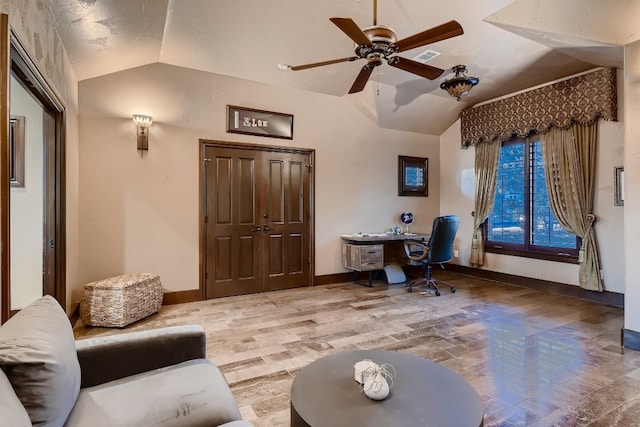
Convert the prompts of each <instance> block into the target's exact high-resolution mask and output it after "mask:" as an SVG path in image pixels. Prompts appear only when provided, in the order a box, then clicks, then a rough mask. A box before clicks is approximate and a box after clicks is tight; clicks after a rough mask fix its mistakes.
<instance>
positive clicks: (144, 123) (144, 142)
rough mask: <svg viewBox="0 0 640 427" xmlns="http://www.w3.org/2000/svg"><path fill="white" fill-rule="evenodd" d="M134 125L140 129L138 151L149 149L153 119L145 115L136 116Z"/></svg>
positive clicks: (134, 116)
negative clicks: (150, 127) (150, 128)
mask: <svg viewBox="0 0 640 427" xmlns="http://www.w3.org/2000/svg"><path fill="white" fill-rule="evenodd" d="M133 123H135V124H136V126H137V127H138V150H148V149H149V126H151V123H153V117H151V116H145V115H143V114H134V115H133Z"/></svg>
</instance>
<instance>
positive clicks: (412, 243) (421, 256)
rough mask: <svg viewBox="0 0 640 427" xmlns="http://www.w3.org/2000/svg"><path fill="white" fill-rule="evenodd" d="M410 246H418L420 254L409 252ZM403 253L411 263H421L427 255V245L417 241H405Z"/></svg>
mask: <svg viewBox="0 0 640 427" xmlns="http://www.w3.org/2000/svg"><path fill="white" fill-rule="evenodd" d="M412 246H418V247H420V248H421V250H420V252H415V251H412V250H411V247H412ZM404 253H405V255H406V256H407V258H409V259H410V260H411V261H422V260H423V259H425V258H426V257H427V256H428V255H429V245H427V244H425V243H424V242H419V241H417V240H405V241H404Z"/></svg>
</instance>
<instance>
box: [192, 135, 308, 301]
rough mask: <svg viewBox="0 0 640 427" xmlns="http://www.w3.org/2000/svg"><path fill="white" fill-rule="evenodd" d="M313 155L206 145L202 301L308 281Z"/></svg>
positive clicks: (204, 147)
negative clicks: (203, 299) (203, 290)
mask: <svg viewBox="0 0 640 427" xmlns="http://www.w3.org/2000/svg"><path fill="white" fill-rule="evenodd" d="M312 155H313V153H312V152H311V151H309V152H305V151H299V150H294V149H285V148H270V147H264V148H262V147H255V146H246V147H245V146H238V145H235V144H233V145H232V144H225V143H217V144H216V143H214V142H205V143H204V144H203V163H204V165H205V167H204V168H205V172H204V191H203V193H204V199H205V203H204V205H205V209H204V229H205V232H204V236H205V238H204V240H205V245H204V263H203V264H204V265H203V267H204V282H205V286H204V288H205V297H206V298H216V297H222V296H230V295H240V294H247V293H255V292H263V291H270V290H276V289H287V288H295V287H302V286H309V285H310V284H311V274H312V271H313V270H312V268H311V247H312V230H311V215H312V210H311V191H312V173H311V161H312Z"/></svg>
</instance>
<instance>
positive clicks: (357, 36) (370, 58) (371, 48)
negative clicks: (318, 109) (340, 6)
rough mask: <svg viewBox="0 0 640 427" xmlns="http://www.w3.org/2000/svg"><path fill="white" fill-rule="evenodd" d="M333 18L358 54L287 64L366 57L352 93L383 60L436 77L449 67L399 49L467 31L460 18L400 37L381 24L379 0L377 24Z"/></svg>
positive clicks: (374, 17)
mask: <svg viewBox="0 0 640 427" xmlns="http://www.w3.org/2000/svg"><path fill="white" fill-rule="evenodd" d="M330 21H331V22H333V24H334V25H335V26H337V27H338V28H340V29H341V30H342V32H344V33H345V34H346V35H347V36H348V37H349V38H350V39H351V40H353V41H354V42H355V43H356V49H355V54H356V56H350V57H347V58H340V59H332V60H329V61H322V62H314V63H312V64H305V65H296V66H290V65H286V66H284V68H287V69H290V70H293V71H299V70H306V69H309V68H314V67H321V66H324V65H331V64H337V63H340V62H351V61H356V60H358V59H366V60H367V63H366V64H365V65H364V66H363V67H362V69H361V70H360V73H359V74H358V76H357V77H356V80H355V81H354V82H353V85H352V86H351V89H349V93H356V92H360V91H362V90H363V89H364V87H365V85H366V84H367V81H368V80H369V77H370V76H371V73H372V72H373V69H374V68H375V67H377V66H379V65H382V62H383V61H387V64H389V65H391V66H392V67H395V68H399V69H401V70H404V71H408V72H410V73H413V74H416V75H418V76H421V77H424V78H427V79H430V80H434V79H436V78H438V77H440V76H441V75H442V73H444V71H445V70H443V69H441V68H436V67H432V66H430V65H427V64H423V63H421V62H417V61H414V60H411V59H407V58H403V57H401V56H393V55H395V54H396V53H399V52H403V51H405V50H409V49H413V48H416V47H420V46H424V45H427V44H430V43H435V42H438V41H441V40H446V39H449V38H451V37H456V36H459V35H461V34H463V33H464V31H463V30H462V26H461V25H460V24H459V23H458V22H456V21H449V22H446V23H444V24H442V25H438V26H437V27H433V28H430V29H428V30H425V31H422V32H421V33H417V34H414V35H412V36H409V37H406V38H404V39H402V40H397V37H396V33H395V32H394V31H393V30H392V29H391V28H389V27H385V26H384V25H378V24H377V0H373V26H371V27H367V28H364V29H360V27H358V25H357V24H356V23H355V22H354V21H353V19H351V18H331V19H330Z"/></svg>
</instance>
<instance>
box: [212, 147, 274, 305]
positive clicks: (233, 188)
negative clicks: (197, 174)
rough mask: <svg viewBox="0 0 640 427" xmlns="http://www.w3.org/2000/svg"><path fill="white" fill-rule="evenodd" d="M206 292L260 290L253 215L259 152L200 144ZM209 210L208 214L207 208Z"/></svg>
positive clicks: (228, 293) (218, 295) (223, 294)
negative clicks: (204, 160)
mask: <svg viewBox="0 0 640 427" xmlns="http://www.w3.org/2000/svg"><path fill="white" fill-rule="evenodd" d="M205 158H207V159H209V160H210V161H208V162H207V167H206V169H205V171H206V178H205V185H206V206H207V208H206V211H207V215H205V225H206V233H205V235H206V249H205V283H206V286H205V294H206V297H207V298H215V297H222V296H230V295H240V294H246V293H252V292H260V291H261V290H262V281H261V272H260V263H258V262H256V260H257V259H258V251H259V250H260V241H259V237H260V234H259V231H258V230H257V226H258V224H256V221H255V218H256V213H255V206H256V201H255V195H256V180H255V177H256V175H255V167H256V159H259V158H260V153H251V152H249V151H247V150H231V149H216V150H214V149H213V148H211V147H205ZM209 212H212V213H214V215H212V217H211V218H210V217H209V215H208V213H209Z"/></svg>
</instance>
